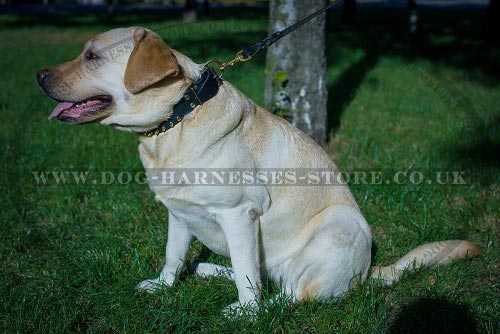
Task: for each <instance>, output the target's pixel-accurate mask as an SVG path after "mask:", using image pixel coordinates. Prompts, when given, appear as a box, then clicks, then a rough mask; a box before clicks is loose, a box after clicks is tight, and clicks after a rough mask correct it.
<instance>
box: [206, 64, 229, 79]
mask: <svg viewBox="0 0 500 334" xmlns="http://www.w3.org/2000/svg"><path fill="white" fill-rule="evenodd" d="M210 64H215V65H216V66H209V65H210ZM203 67H211V68H213V69H215V70H218V71H219V75H218V77H219V79H222V76H223V75H224V64H223V63H222V62H221V61H220V60H217V59H210V60H209V61H207V62H206V63H205V64H203Z"/></svg>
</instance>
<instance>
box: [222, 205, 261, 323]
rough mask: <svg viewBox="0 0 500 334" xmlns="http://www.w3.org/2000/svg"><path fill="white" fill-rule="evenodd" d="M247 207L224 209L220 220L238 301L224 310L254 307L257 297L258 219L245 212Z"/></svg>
mask: <svg viewBox="0 0 500 334" xmlns="http://www.w3.org/2000/svg"><path fill="white" fill-rule="evenodd" d="M249 212H250V210H248V209H247V208H244V209H242V208H238V209H233V210H230V211H228V212H225V214H224V215H223V217H222V219H221V220H220V225H221V228H222V230H223V232H224V235H225V237H226V240H227V245H228V248H229V255H230V257H231V263H232V267H233V270H234V281H235V283H236V287H237V288H238V299H239V302H237V303H234V304H231V305H229V306H228V307H227V308H226V309H225V310H224V312H226V313H227V312H231V311H232V310H234V311H236V312H238V314H239V313H240V312H241V310H242V307H243V309H253V310H255V309H256V308H257V307H258V301H259V299H260V286H261V278H260V258H259V246H258V242H257V240H258V238H257V236H258V232H259V219H258V217H256V216H255V215H253V214H249Z"/></svg>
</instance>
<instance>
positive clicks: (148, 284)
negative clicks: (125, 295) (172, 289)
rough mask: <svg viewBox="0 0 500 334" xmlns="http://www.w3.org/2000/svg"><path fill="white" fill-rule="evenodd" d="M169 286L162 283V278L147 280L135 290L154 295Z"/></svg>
mask: <svg viewBox="0 0 500 334" xmlns="http://www.w3.org/2000/svg"><path fill="white" fill-rule="evenodd" d="M168 286H169V285H168V284H167V283H166V282H164V281H160V278H159V277H158V278H151V279H146V280H144V281H142V282H141V283H139V284H137V286H136V287H135V288H136V290H139V291H141V292H147V293H154V292H156V291H158V290H161V289H162V288H165V287H168Z"/></svg>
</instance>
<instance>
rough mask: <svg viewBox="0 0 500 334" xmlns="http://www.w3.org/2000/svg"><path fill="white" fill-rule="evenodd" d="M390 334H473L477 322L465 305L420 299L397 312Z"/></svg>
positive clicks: (442, 300) (439, 299) (436, 299)
mask: <svg viewBox="0 0 500 334" xmlns="http://www.w3.org/2000/svg"><path fill="white" fill-rule="evenodd" d="M390 333H391V334H428V333H436V334H448V333H449V334H462V333H463V334H474V333H478V329H477V322H476V320H475V319H474V317H473V316H472V314H471V313H470V311H469V309H468V308H467V307H466V306H465V305H459V304H455V303H452V302H450V301H448V300H446V299H443V298H421V299H419V300H417V301H415V302H413V303H411V304H409V305H407V306H405V307H403V309H402V310H401V311H400V312H399V314H398V315H397V318H396V320H395V321H394V323H393V324H392V326H391V329H390Z"/></svg>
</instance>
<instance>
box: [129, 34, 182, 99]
mask: <svg viewBox="0 0 500 334" xmlns="http://www.w3.org/2000/svg"><path fill="white" fill-rule="evenodd" d="M178 73H179V64H178V63H177V59H176V58H175V56H174V54H173V53H172V51H171V50H170V48H169V47H168V46H167V44H165V42H163V40H162V39H161V38H160V37H158V36H156V35H155V34H152V33H151V32H148V31H146V29H144V28H138V29H136V30H135V31H134V49H133V50H132V53H131V54H130V57H129V59H128V63H127V68H126V70H125V78H124V81H125V87H126V88H127V90H128V91H129V92H131V93H132V94H135V93H137V92H139V91H141V90H143V89H144V88H146V87H149V86H151V85H153V84H155V83H157V82H158V81H160V80H161V79H163V78H165V77H167V76H169V75H177V74H178Z"/></svg>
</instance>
